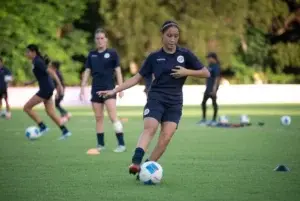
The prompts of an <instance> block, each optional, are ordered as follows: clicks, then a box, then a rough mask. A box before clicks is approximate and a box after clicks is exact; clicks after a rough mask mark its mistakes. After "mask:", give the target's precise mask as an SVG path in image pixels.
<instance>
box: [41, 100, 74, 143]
mask: <svg viewBox="0 0 300 201" xmlns="http://www.w3.org/2000/svg"><path fill="white" fill-rule="evenodd" d="M44 105H45V110H46V113H47V115H48V116H49V117H50V118H51V119H52V120H53V121H54V123H55V124H56V125H57V126H58V127H59V128H60V130H61V131H62V136H61V137H60V138H59V139H61V140H63V139H66V138H67V137H69V136H71V135H72V134H71V132H69V130H68V129H67V128H66V126H64V125H63V122H61V120H60V118H59V117H58V116H57V115H56V113H55V108H54V103H53V100H52V98H51V97H50V98H49V99H47V100H44Z"/></svg>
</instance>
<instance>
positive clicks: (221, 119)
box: [219, 115, 229, 124]
mask: <svg viewBox="0 0 300 201" xmlns="http://www.w3.org/2000/svg"><path fill="white" fill-rule="evenodd" d="M219 122H220V123H221V124H228V123H229V118H228V117H227V116H226V115H222V116H220V117H219Z"/></svg>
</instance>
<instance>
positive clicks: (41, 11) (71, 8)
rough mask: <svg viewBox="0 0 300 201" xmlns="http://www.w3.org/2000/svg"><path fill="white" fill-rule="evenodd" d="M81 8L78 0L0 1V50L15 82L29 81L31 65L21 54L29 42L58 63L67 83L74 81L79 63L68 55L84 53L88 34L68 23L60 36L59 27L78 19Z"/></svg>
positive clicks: (60, 28)
mask: <svg viewBox="0 0 300 201" xmlns="http://www.w3.org/2000/svg"><path fill="white" fill-rule="evenodd" d="M85 8H86V5H85V2H84V1H82V0H72V1H59V0H48V1H39V0H35V1H17V0H11V1H2V2H1V8H0V21H1V23H0V29H1V30H2V31H1V33H0V44H1V46H0V52H1V54H3V55H4V59H5V61H6V62H5V63H6V65H7V66H9V67H11V68H12V71H13V73H14V76H15V78H16V84H20V83H22V82H24V81H26V80H32V75H31V64H30V62H29V61H28V60H27V59H26V58H25V56H24V53H25V48H26V46H27V45H28V44H29V43H35V44H38V45H39V46H40V49H41V52H42V53H43V54H47V55H48V56H49V57H50V58H52V59H57V60H59V61H61V62H62V71H63V72H64V73H67V74H68V76H66V78H65V79H66V82H67V83H68V84H76V83H78V75H77V72H76V71H77V70H78V68H79V67H80V65H81V64H79V63H76V62H73V61H72V59H71V56H72V55H74V54H86V53H87V39H86V38H87V35H88V34H87V33H85V32H83V31H80V30H76V29H74V28H73V27H72V25H70V26H68V28H69V30H64V31H65V35H64V36H62V37H61V30H62V29H63V28H64V27H65V25H68V24H69V23H72V22H73V21H74V20H76V19H78V18H80V16H81V15H82V13H83V11H84V9H85Z"/></svg>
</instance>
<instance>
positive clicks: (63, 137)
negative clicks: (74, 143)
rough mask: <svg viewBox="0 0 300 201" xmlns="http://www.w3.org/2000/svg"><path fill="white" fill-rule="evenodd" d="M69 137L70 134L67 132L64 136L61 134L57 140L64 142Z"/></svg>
mask: <svg viewBox="0 0 300 201" xmlns="http://www.w3.org/2000/svg"><path fill="white" fill-rule="evenodd" d="M71 135H72V133H71V132H67V133H66V134H62V136H60V137H59V138H58V140H65V139H67V138H68V137H70V136H71Z"/></svg>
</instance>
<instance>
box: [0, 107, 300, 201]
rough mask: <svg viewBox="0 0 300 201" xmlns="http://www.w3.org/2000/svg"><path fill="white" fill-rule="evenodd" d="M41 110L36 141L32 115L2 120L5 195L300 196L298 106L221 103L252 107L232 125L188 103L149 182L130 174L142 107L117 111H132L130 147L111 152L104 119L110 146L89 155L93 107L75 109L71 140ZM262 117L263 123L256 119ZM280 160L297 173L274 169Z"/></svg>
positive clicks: (231, 110)
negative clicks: (207, 120) (158, 177)
mask: <svg viewBox="0 0 300 201" xmlns="http://www.w3.org/2000/svg"><path fill="white" fill-rule="evenodd" d="M38 112H39V114H41V116H42V117H44V121H45V122H46V123H47V124H48V125H49V126H50V128H51V131H50V132H49V133H48V135H46V136H44V137H42V138H40V139H39V140H37V141H34V142H31V141H28V140H26V138H25V135H24V130H25V128H26V127H27V126H30V125H33V122H32V121H31V120H30V119H29V118H27V116H26V115H25V114H24V113H23V112H22V111H21V110H15V111H13V119H12V120H10V121H7V120H4V119H0V128H1V130H0V133H1V134H0V143H1V145H0V161H1V163H0V170H1V171H0V189H1V190H0V200H1V201H2V200H3V201H24V200H25V201H56V200H57V201H60V200H64V201H77V200H78V201H82V200H85V201H103V200H105V201H115V200H116V201H133V200H139V201H148V200H153V201H164V200H169V201H194V200H195V201H201V200H203V201H211V200H215V201H248V200H249V201H260V200H261V201H277V200H278V201H283V200H284V201H297V200H300V105H263V106H221V110H220V114H226V115H228V116H229V117H230V119H231V120H232V121H237V120H238V116H239V115H240V114H248V115H249V116H250V117H251V121H252V122H253V123H254V124H255V125H254V126H252V127H248V128H234V129H226V128H223V129H221V128H204V127H199V126H196V125H195V122H196V121H198V120H199V116H200V108H197V107H185V108H184V116H183V118H182V121H181V123H180V126H179V129H178V131H177V133H176V134H175V136H174V138H173V139H172V141H171V144H170V145H169V147H168V150H167V152H166V153H165V155H164V156H163V158H162V159H161V160H160V161H159V162H160V164H161V165H162V166H163V168H164V178H163V182H162V183H161V184H160V185H158V186H144V185H142V184H140V183H139V182H137V181H135V179H134V177H132V176H130V175H129V174H128V173H127V171H128V170H127V168H128V165H129V164H130V161H131V155H132V151H133V150H134V148H135V145H136V141H137V138H138V136H139V133H140V132H141V130H142V126H143V123H142V119H141V116H142V108H130V107H126V108H120V110H119V115H120V116H122V117H128V118H129V121H128V122H127V123H125V124H124V126H125V133H126V142H127V147H128V151H127V152H126V153H122V154H115V153H113V152H112V149H114V148H115V145H116V140H115V136H114V134H113V130H112V128H111V127H112V126H111V124H110V123H109V122H108V121H107V120H106V122H105V132H106V136H105V139H106V144H107V148H108V150H106V151H105V152H102V153H101V154H100V155H98V156H88V155H86V151H87V150H88V149H89V148H93V147H94V146H95V129H94V128H95V121H94V120H93V116H92V112H91V110H90V108H74V109H71V112H72V113H73V115H74V117H73V119H72V120H71V122H70V123H69V124H68V127H69V128H70V130H71V131H72V133H73V136H72V137H71V138H70V139H68V140H66V141H58V140H57V138H58V137H59V135H60V132H59V129H58V128H56V127H55V126H54V124H53V123H52V122H51V121H50V119H49V118H48V117H46V115H45V113H44V112H43V111H42V110H38ZM208 112H209V113H211V110H209V111H208ZM281 115H291V117H292V124H291V126H288V127H283V126H281V125H280V121H279V118H280V116H281ZM106 119H107V118H106ZM258 121H264V122H265V123H266V124H265V126H264V127H259V126H257V125H256V124H257V122H258ZM153 146H154V143H152V145H151V147H153ZM278 164H285V165H287V166H288V167H289V168H290V169H291V172H288V173H283V172H275V171H273V169H274V168H275V167H276V166H277V165H278Z"/></svg>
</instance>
